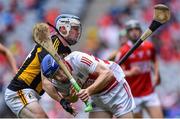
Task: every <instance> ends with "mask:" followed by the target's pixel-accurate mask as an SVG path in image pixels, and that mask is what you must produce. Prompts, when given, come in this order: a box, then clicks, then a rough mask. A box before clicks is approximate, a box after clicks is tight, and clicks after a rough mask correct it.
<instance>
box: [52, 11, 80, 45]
mask: <svg viewBox="0 0 180 119" xmlns="http://www.w3.org/2000/svg"><path fill="white" fill-rule="evenodd" d="M55 23H56V28H57V29H58V30H59V33H60V35H61V36H62V37H63V39H64V40H65V41H66V42H67V43H68V44H69V45H74V44H76V43H77V42H78V40H79V39H80V36H81V32H82V27H81V23H80V18H79V17H77V16H74V15H68V14H62V15H60V16H58V17H57V19H56V21H55ZM74 28H75V30H76V31H74ZM75 32H77V33H75Z"/></svg>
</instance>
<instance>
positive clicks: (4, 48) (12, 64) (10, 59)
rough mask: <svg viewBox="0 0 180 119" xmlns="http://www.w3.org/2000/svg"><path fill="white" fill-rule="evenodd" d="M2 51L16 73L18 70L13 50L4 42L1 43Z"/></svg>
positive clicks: (0, 48)
mask: <svg viewBox="0 0 180 119" xmlns="http://www.w3.org/2000/svg"><path fill="white" fill-rule="evenodd" d="M0 52H2V53H3V54H4V55H5V56H6V58H7V60H8V62H9V64H10V66H11V67H12V69H13V73H14V74H16V72H17V66H16V60H15V59H14V57H13V55H12V54H11V52H10V51H9V50H8V49H7V48H6V47H4V46H3V45H2V44H0Z"/></svg>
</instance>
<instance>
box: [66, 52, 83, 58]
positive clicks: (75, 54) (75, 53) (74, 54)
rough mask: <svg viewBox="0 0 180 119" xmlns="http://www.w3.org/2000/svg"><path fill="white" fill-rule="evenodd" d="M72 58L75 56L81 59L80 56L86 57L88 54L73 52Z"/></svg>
mask: <svg viewBox="0 0 180 119" xmlns="http://www.w3.org/2000/svg"><path fill="white" fill-rule="evenodd" d="M69 55H70V56H74V57H79V56H84V55H86V53H83V52H80V51H73V52H71V53H70V54H69Z"/></svg>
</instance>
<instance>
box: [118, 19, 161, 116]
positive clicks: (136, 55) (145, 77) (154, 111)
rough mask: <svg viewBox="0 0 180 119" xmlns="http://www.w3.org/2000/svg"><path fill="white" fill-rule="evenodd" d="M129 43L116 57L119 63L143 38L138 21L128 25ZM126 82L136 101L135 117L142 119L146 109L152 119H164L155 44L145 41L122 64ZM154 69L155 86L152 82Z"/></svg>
mask: <svg viewBox="0 0 180 119" xmlns="http://www.w3.org/2000/svg"><path fill="white" fill-rule="evenodd" d="M126 30H127V37H128V39H129V40H128V41H127V42H126V44H124V45H123V46H122V47H120V48H119V51H118V54H117V56H116V58H115V59H116V62H118V61H119V60H120V59H121V58H122V57H123V56H124V55H125V54H126V53H127V52H128V51H129V49H130V48H131V47H132V46H133V44H134V43H135V42H136V41H137V40H138V38H139V37H140V36H141V33H142V29H141V27H140V23H139V22H138V21H137V20H129V21H128V22H127V24H126ZM122 68H123V70H124V72H125V76H126V80H127V82H128V84H129V85H130V88H131V91H132V94H133V96H134V99H135V103H136V106H137V107H136V108H135V109H134V117H135V118H141V117H143V116H142V110H143V109H146V110H147V112H148V114H149V116H150V117H151V118H163V113H162V109H161V104H160V101H159V98H158V95H157V93H156V92H155V90H154V88H155V87H156V86H158V85H159V84H160V74H159V67H158V60H157V57H156V52H155V49H154V46H153V44H152V43H151V42H150V41H147V40H146V41H144V42H143V43H142V44H141V45H140V46H139V47H138V48H137V49H136V50H135V51H134V52H133V53H132V54H131V56H130V57H129V58H128V59H127V60H126V61H125V62H124V63H123V64H122ZM152 69H153V73H154V74H153V79H154V84H153V82H152V81H151V79H152V77H151V72H152Z"/></svg>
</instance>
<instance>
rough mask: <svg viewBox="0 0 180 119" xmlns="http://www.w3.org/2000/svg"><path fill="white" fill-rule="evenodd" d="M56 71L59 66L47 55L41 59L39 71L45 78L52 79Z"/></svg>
mask: <svg viewBox="0 0 180 119" xmlns="http://www.w3.org/2000/svg"><path fill="white" fill-rule="evenodd" d="M58 69H59V65H58V64H57V63H56V61H55V60H54V59H53V58H52V56H51V55H49V54H48V55H46V56H45V57H44V58H43V60H42V62H41V70H42V73H43V75H44V76H45V77H47V78H52V77H53V76H54V74H55V73H56V71H57V70H58Z"/></svg>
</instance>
